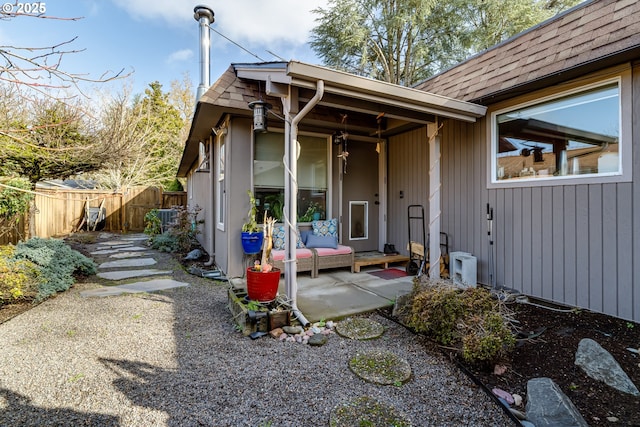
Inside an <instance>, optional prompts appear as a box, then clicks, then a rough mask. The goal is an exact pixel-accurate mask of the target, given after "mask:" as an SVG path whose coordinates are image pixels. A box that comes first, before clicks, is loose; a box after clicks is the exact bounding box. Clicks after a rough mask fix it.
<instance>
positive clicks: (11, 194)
mask: <svg viewBox="0 0 640 427" xmlns="http://www.w3.org/2000/svg"><path fill="white" fill-rule="evenodd" d="M0 182H2V184H5V185H7V186H9V187H13V188H7V187H0V219H4V220H7V221H15V220H16V219H17V218H18V217H19V215H21V214H23V213H25V212H27V210H28V209H29V202H30V201H31V200H32V199H33V197H34V196H33V194H31V193H28V192H27V191H22V190H31V183H30V182H29V180H28V179H26V178H8V179H2V180H0Z"/></svg>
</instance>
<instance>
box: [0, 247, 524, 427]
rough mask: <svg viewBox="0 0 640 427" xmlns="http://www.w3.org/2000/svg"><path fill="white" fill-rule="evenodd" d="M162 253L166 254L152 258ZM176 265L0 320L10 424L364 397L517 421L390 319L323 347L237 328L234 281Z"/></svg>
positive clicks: (414, 418) (252, 412)
mask: <svg viewBox="0 0 640 427" xmlns="http://www.w3.org/2000/svg"><path fill="white" fill-rule="evenodd" d="M155 255H157V256H159V257H160V258H162V257H163V256H164V254H155ZM171 262H172V261H171V260H170V259H167V258H164V259H163V260H161V262H160V263H159V267H158V268H174V270H175V273H174V278H176V280H188V281H189V282H190V283H191V284H192V285H191V286H189V287H185V288H177V289H174V290H169V291H163V292H161V293H154V294H141V295H125V296H117V297H106V298H83V297H81V296H80V291H82V290H85V289H92V288H95V287H97V286H98V284H97V283H95V282H92V283H80V284H77V285H75V286H74V287H73V288H72V289H71V290H69V291H68V292H66V293H64V294H62V295H59V296H58V297H56V298H53V299H51V300H49V301H46V302H44V303H42V304H40V305H38V306H37V307H35V308H33V309H31V310H29V311H28V312H25V313H23V314H21V315H19V316H17V317H15V318H13V319H12V320H10V321H8V322H5V323H3V324H0V349H1V350H0V354H1V357H0V408H1V409H0V410H1V411H2V412H1V413H0V425H1V426H30V425H33V426H35V425H38V426H42V425H74V426H77V425H92V426H93V425H100V426H102V425H104V426H109V425H114V426H115V425H118V426H199V425H205V426H273V427H275V426H313V427H316V426H327V425H329V416H330V413H331V410H332V408H333V407H334V406H336V405H339V404H343V403H345V402H347V401H351V400H353V399H355V398H358V397H362V396H369V397H372V398H375V399H377V400H378V401H380V402H383V403H386V404H390V405H393V406H394V407H395V408H396V409H397V411H398V412H399V413H401V414H403V415H404V416H405V417H406V418H407V419H408V420H410V421H411V423H412V425H414V426H510V425H513V424H512V422H511V421H510V420H509V418H508V417H506V416H505V415H504V413H503V411H502V410H501V409H500V408H498V407H497V406H496V405H495V404H494V403H493V401H492V400H491V399H490V398H489V397H488V396H486V395H485V394H484V392H483V391H482V390H480V389H479V388H478V387H477V386H476V385H474V384H473V382H471V381H470V380H469V379H468V378H467V377H466V376H465V375H464V374H462V373H461V372H459V371H458V369H457V368H456V367H455V365H454V364H452V363H451V362H450V361H448V360H446V359H445V358H444V357H443V356H442V355H441V354H440V353H439V352H438V350H437V349H436V348H434V347H433V346H432V345H431V344H430V343H429V342H424V341H423V340H422V339H420V338H419V337H416V336H414V335H413V334H411V333H410V332H409V331H407V330H405V329H404V328H402V327H401V326H398V325H396V324H394V323H393V322H391V321H389V320H387V319H385V318H384V317H382V316H379V315H376V314H371V315H370V316H369V317H370V318H371V319H373V320H376V321H378V322H380V323H381V324H383V325H384V326H385V327H386V328H387V329H386V331H385V333H384V335H383V336H382V337H381V338H379V339H376V340H370V341H354V340H349V339H346V338H342V337H340V336H339V335H337V334H333V335H331V336H330V338H329V341H328V343H327V344H326V345H324V346H322V347H311V346H308V345H303V344H297V343H287V342H280V341H278V340H275V339H272V338H269V337H263V338H260V339H257V340H251V339H249V338H247V337H243V336H242V335H241V334H240V333H239V332H237V331H236V330H235V328H234V326H233V324H232V322H231V315H230V313H229V311H228V309H227V307H226V304H227V287H226V284H219V283H216V282H213V281H210V280H207V279H201V278H198V277H195V276H190V275H188V274H187V273H184V271H182V270H180V268H179V266H176V265H175V264H174V265H170V264H171ZM369 349H381V350H386V351H392V352H394V353H395V354H397V355H398V356H400V357H402V358H404V359H406V360H407V361H408V362H409V364H410V365H411V368H412V371H413V373H412V377H411V379H410V380H409V381H408V382H407V383H405V384H404V385H402V386H379V385H374V384H371V383H367V382H365V381H363V380H361V379H360V378H359V377H357V376H356V375H354V374H353V373H352V372H351V371H350V370H349V367H348V362H349V359H350V358H351V357H353V356H354V355H355V354H356V353H357V352H358V351H364V350H369Z"/></svg>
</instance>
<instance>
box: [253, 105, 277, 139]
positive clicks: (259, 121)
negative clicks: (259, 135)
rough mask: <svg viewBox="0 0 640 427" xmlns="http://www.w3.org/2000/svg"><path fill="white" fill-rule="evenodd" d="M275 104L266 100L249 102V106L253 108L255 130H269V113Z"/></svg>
mask: <svg viewBox="0 0 640 427" xmlns="http://www.w3.org/2000/svg"><path fill="white" fill-rule="evenodd" d="M272 107H273V106H272V105H271V104H269V103H268V102H264V101H253V102H250V103H249V108H251V109H252V110H253V131H254V132H266V131H267V113H268V112H269V110H270V109H271V108H272Z"/></svg>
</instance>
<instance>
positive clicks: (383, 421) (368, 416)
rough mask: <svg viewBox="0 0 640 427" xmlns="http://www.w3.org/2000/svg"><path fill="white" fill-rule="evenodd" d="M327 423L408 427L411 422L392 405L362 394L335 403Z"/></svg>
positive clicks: (346, 426)
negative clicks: (345, 401)
mask: <svg viewBox="0 0 640 427" xmlns="http://www.w3.org/2000/svg"><path fill="white" fill-rule="evenodd" d="M329 425H330V426H331V427H351V426H396V427H410V426H411V422H409V421H408V420H407V419H406V418H405V417H404V416H403V415H401V414H400V413H398V411H397V410H396V409H395V408H394V407H393V406H391V405H387V404H385V403H381V402H379V401H377V400H376V399H374V398H372V397H368V396H362V397H358V398H356V399H352V400H351V401H349V402H347V403H342V404H340V405H336V406H335V407H334V408H333V409H332V410H331V414H330V415H329Z"/></svg>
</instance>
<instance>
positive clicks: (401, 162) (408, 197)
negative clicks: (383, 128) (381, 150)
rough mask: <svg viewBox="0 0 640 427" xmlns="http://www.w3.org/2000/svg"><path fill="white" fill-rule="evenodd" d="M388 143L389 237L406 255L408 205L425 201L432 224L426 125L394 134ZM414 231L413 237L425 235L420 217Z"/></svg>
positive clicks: (420, 203) (414, 223)
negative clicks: (420, 223)
mask: <svg viewBox="0 0 640 427" xmlns="http://www.w3.org/2000/svg"><path fill="white" fill-rule="evenodd" d="M387 147H388V161H387V168H388V177H389V178H388V183H387V192H388V206H387V241H388V242H389V243H393V244H394V245H395V246H396V249H398V251H400V252H401V253H403V254H405V255H406V254H408V251H407V243H408V219H407V208H408V206H409V205H412V204H419V205H423V206H424V211H425V227H426V229H428V226H429V224H428V221H429V220H428V215H429V194H428V193H429V145H428V143H427V136H426V128H424V127H422V128H419V129H416V130H414V131H411V132H407V133H404V134H401V135H397V136H393V137H391V138H389V142H388V144H387ZM401 194H402V196H401ZM416 212H417V211H414V213H416ZM411 232H412V237H413V239H414V240H417V241H420V240H421V239H422V236H421V232H422V230H421V226H420V225H419V222H418V221H416V220H412V222H411Z"/></svg>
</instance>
